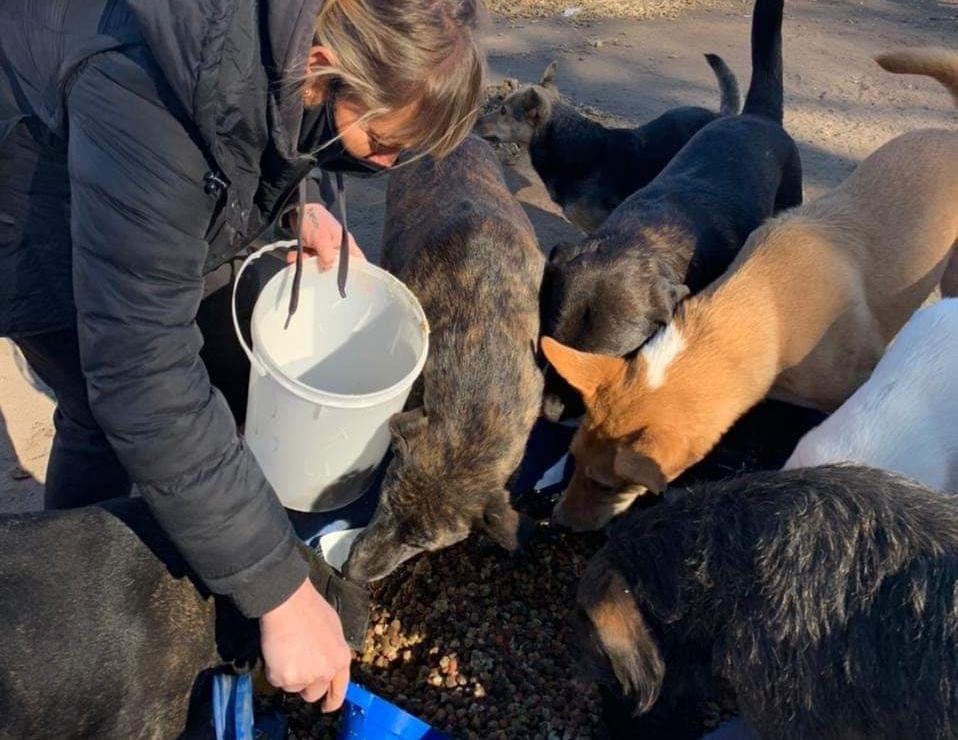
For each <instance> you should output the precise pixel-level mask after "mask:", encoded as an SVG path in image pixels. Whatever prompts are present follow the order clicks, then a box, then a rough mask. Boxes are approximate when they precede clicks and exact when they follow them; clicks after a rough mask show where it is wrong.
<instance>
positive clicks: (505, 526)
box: [478, 490, 531, 552]
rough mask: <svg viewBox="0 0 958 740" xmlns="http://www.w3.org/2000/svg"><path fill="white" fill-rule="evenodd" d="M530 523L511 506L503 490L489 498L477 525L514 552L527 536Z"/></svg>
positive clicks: (507, 495)
mask: <svg viewBox="0 0 958 740" xmlns="http://www.w3.org/2000/svg"><path fill="white" fill-rule="evenodd" d="M530 523H531V522H529V521H528V520H527V519H526V518H525V517H523V516H522V515H521V514H519V512H517V511H516V510H515V509H513V508H512V505H511V504H510V503H509V494H508V493H507V492H506V491H505V490H503V491H497V492H496V493H494V494H493V495H492V496H491V497H490V498H489V501H488V502H487V503H486V508H485V509H484V510H483V512H482V519H481V521H480V522H478V525H479V528H480V529H482V531H483V532H485V533H486V534H487V535H489V537H490V538H491V539H492V540H493V541H495V542H497V543H498V544H500V545H501V546H502V547H503V548H504V549H506V550H508V551H509V552H515V551H516V550H518V549H519V548H520V547H521V546H522V543H523V541H524V540H525V539H526V538H527V537H528V534H529V532H528V527H529V525H530Z"/></svg>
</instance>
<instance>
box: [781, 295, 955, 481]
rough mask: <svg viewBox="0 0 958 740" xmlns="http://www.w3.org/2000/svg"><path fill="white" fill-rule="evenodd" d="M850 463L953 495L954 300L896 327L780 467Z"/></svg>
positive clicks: (939, 304)
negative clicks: (867, 372) (852, 388)
mask: <svg viewBox="0 0 958 740" xmlns="http://www.w3.org/2000/svg"><path fill="white" fill-rule="evenodd" d="M837 462H856V463H861V464H864V465H869V466H871V467H874V468H883V469H885V470H890V471H893V472H896V473H901V474H903V475H906V476H908V477H909V478H912V479H914V480H916V481H918V482H919V483H923V484H924V485H926V486H928V487H930V488H936V489H938V490H942V491H954V492H958V298H950V299H944V300H942V301H939V302H938V303H936V304H935V305H933V306H930V307H928V308H924V309H922V310H920V311H918V312H917V313H915V315H914V316H912V318H911V319H910V320H909V321H908V323H907V324H905V326H904V327H902V329H901V331H900V332H899V333H898V335H897V336H896V337H895V339H894V341H893V342H892V344H891V346H890V347H889V349H888V351H887V352H886V353H885V355H884V357H882V359H881V361H880V362H879V363H878V365H877V366H876V367H875V370H874V372H873V373H872V375H871V377H870V378H869V379H868V381H867V382H866V383H865V384H864V385H862V386H861V387H860V388H859V389H858V390H857V391H856V392H855V393H854V394H853V395H852V396H851V397H850V398H849V399H848V400H847V401H846V402H845V403H844V404H842V405H841V406H840V407H839V408H838V410H837V411H835V413H834V414H832V415H831V416H830V417H829V418H828V419H827V420H825V421H824V422H823V423H822V424H821V425H819V426H817V427H816V428H815V429H813V430H812V431H810V432H809V433H808V434H806V435H805V436H804V437H803V438H802V440H801V441H800V442H799V443H798V446H797V447H796V448H795V452H793V453H792V456H791V457H790V458H789V459H788V462H786V463H785V468H786V469H789V468H801V467H809V466H812V465H826V464H828V463H837Z"/></svg>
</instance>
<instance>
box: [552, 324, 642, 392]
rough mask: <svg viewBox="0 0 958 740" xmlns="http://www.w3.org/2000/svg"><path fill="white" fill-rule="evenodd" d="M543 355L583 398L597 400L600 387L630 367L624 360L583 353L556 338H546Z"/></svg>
mask: <svg viewBox="0 0 958 740" xmlns="http://www.w3.org/2000/svg"><path fill="white" fill-rule="evenodd" d="M542 352H543V353H544V354H545V356H546V359H547V360H548V361H549V364H550V365H552V367H554V368H555V369H556V372H557V373H559V375H561V376H562V377H563V379H564V380H565V381H566V382H567V383H568V384H569V385H571V386H572V387H573V388H575V389H576V390H577V391H579V393H581V394H582V396H583V398H591V397H592V396H594V395H595V393H596V391H597V390H598V389H599V387H600V386H602V385H605V384H606V383H608V382H609V381H610V380H611V379H612V378H614V377H615V376H616V375H617V374H619V373H620V372H621V371H622V370H624V368H625V364H626V363H625V360H623V359H622V358H621V357H610V356H608V355H594V354H591V353H589V352H580V351H579V350H576V349H572V348H571V347H566V346H565V345H564V344H560V343H559V342H557V341H556V340H555V339H553V338H552V337H543V338H542Z"/></svg>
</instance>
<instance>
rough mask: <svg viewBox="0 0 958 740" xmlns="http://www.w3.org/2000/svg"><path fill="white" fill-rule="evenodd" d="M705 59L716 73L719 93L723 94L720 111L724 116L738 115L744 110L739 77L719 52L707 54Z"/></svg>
mask: <svg viewBox="0 0 958 740" xmlns="http://www.w3.org/2000/svg"><path fill="white" fill-rule="evenodd" d="M705 61H706V62H708V63H709V66H710V67H711V68H712V72H714V73H715V79H716V80H718V86H719V93H720V94H721V96H722V97H721V102H720V103H719V113H721V114H722V115H723V116H737V115H738V113H739V111H740V110H742V94H741V93H740V92H739V89H738V78H737V77H736V76H735V73H734V72H733V71H732V70H731V69H729V66H728V65H727V64H726V63H725V60H724V59H722V57H720V56H719V55H718V54H706V55H705Z"/></svg>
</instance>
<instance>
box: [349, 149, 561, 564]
mask: <svg viewBox="0 0 958 740" xmlns="http://www.w3.org/2000/svg"><path fill="white" fill-rule="evenodd" d="M383 244H384V253H383V262H384V264H385V266H386V267H387V268H388V269H389V270H390V271H391V272H393V273H395V274H396V275H397V276H398V277H399V278H400V279H401V280H402V281H403V282H404V283H406V285H408V286H409V288H410V289H411V290H412V291H413V292H414V293H415V294H416V297H417V298H418V299H419V301H420V303H421V304H422V307H423V310H424V311H425V313H426V317H427V318H428V320H429V325H430V338H429V344H430V346H429V358H428V359H427V361H426V365H425V368H424V370H423V374H422V377H421V378H420V380H419V382H418V383H417V386H416V387H415V388H414V389H413V394H412V398H411V399H410V402H409V403H407V408H408V409H409V410H407V411H405V412H403V413H402V414H398V415H397V416H395V417H393V419H392V421H391V428H392V433H393V442H394V444H393V451H394V453H395V459H394V460H393V461H392V463H391V464H390V467H389V469H388V471H387V473H386V479H385V481H384V483H383V489H382V495H381V497H380V501H379V506H378V508H377V510H376V513H375V514H374V516H373V519H372V521H371V522H370V524H369V526H368V527H367V528H366V529H365V530H364V531H363V532H362V534H360V536H359V537H358V538H357V539H356V541H355V542H354V543H353V547H352V550H351V552H350V556H349V560H348V562H347V564H346V568H345V572H346V573H347V575H348V576H349V577H350V578H351V579H354V580H357V581H369V580H374V579H377V578H381V577H383V576H385V575H387V574H389V573H390V572H392V570H394V569H395V568H396V567H397V566H398V565H399V564H400V563H402V562H403V561H404V560H406V559H408V558H410V557H412V556H413V555H415V554H417V553H419V552H422V551H433V550H439V549H441V548H443V547H448V546H449V545H452V544H454V543H456V542H458V541H460V540H462V539H464V538H465V537H467V536H468V535H469V533H470V531H471V530H473V529H474V528H478V529H480V530H482V531H484V532H486V533H487V534H488V535H490V536H491V537H492V538H493V539H495V540H496V541H497V542H499V543H500V544H502V545H503V546H504V547H506V548H507V549H510V550H514V549H515V548H516V547H517V546H518V540H519V538H518V535H519V529H520V525H521V523H522V522H521V521H520V518H519V515H518V514H517V513H516V512H515V510H514V509H513V508H512V507H511V505H510V503H509V494H508V493H507V491H506V484H507V482H508V481H509V479H510V477H511V476H512V474H513V473H514V472H515V470H516V469H517V468H518V466H519V462H520V460H521V459H522V453H523V451H524V449H525V445H526V441H527V439H528V437H529V433H530V431H531V430H532V426H533V424H534V423H535V420H536V417H537V416H538V414H539V406H540V404H541V399H542V373H541V371H540V370H539V367H538V364H537V358H536V339H537V336H538V332H539V298H538V296H539V285H540V282H541V280H542V270H543V266H544V261H545V260H544V259H543V256H542V253H541V251H540V250H539V246H538V243H537V241H536V237H535V232H534V231H533V228H532V224H531V223H530V222H529V219H528V217H527V216H526V214H525V212H524V211H523V210H522V207H521V206H520V205H519V203H518V201H516V199H515V198H514V197H513V196H512V194H511V193H510V192H509V190H508V188H507V187H506V183H505V180H504V179H503V174H502V169H501V167H500V165H499V161H498V159H497V158H496V154H495V152H493V150H492V147H491V146H489V144H487V143H486V142H484V141H482V140H481V139H479V138H476V137H469V138H468V139H467V140H466V141H465V142H463V144H462V145H460V146H459V148H457V149H456V150H455V151H454V152H453V153H452V154H450V155H449V156H447V157H446V158H445V159H443V160H441V161H438V162H437V161H434V160H431V159H420V160H418V161H413V162H411V163H409V164H406V165H403V166H401V167H400V168H399V169H398V170H397V171H396V172H395V173H394V174H393V175H392V176H391V177H390V181H389V189H388V192H387V196H386V227H385V234H384V240H383Z"/></svg>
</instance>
